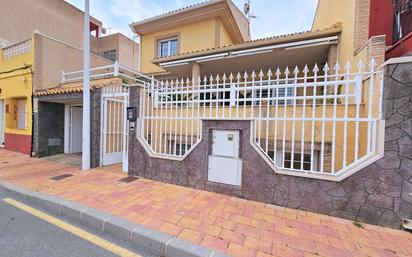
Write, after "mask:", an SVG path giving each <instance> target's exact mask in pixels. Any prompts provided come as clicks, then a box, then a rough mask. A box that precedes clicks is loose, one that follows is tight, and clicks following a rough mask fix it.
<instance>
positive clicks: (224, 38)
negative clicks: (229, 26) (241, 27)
mask: <svg viewBox="0 0 412 257" xmlns="http://www.w3.org/2000/svg"><path fill="white" fill-rule="evenodd" d="M233 44H235V42H234V41H233V39H232V38H231V37H230V35H229V33H228V32H227V30H226V28H225V26H223V24H222V23H220V46H227V45H233Z"/></svg>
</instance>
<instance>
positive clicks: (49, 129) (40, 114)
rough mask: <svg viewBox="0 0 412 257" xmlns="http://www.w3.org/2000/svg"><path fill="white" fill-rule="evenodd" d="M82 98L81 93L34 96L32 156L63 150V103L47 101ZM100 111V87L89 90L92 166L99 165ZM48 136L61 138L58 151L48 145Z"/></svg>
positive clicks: (56, 152)
mask: <svg viewBox="0 0 412 257" xmlns="http://www.w3.org/2000/svg"><path fill="white" fill-rule="evenodd" d="M82 98H83V94H82V93H70V94H61V95H51V96H40V97H36V99H37V100H38V106H39V109H38V111H37V112H35V113H34V123H33V135H34V136H33V145H34V147H33V151H34V152H35V155H34V156H36V157H44V156H50V155H53V154H58V153H63V151H64V149H63V146H64V105H63V104H53V103H50V102H48V101H65V100H74V99H75V100H79V99H82ZM47 108H48V109H47ZM100 111H101V89H94V90H93V91H91V92H90V148H91V152H90V156H91V157H90V165H91V167H92V168H95V167H99V166H100V134H101V127H100V123H101V121H100V119H101V116H100ZM56 116H57V117H56ZM57 129H59V133H57V132H56V130H57ZM56 133H57V135H56ZM49 138H61V143H62V145H61V147H60V148H59V149H58V151H57V150H56V149H51V147H49V146H48V139H49Z"/></svg>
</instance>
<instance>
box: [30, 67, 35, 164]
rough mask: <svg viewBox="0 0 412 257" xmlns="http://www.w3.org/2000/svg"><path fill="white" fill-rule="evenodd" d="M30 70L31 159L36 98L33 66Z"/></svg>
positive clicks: (31, 155) (31, 154)
mask: <svg viewBox="0 0 412 257" xmlns="http://www.w3.org/2000/svg"><path fill="white" fill-rule="evenodd" d="M29 69H30V74H31V75H32V80H31V90H32V93H31V144H30V157H34V156H33V150H34V145H33V143H34V96H33V81H34V80H33V69H32V68H31V66H30V67H29Z"/></svg>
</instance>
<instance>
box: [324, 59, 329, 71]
mask: <svg viewBox="0 0 412 257" xmlns="http://www.w3.org/2000/svg"><path fill="white" fill-rule="evenodd" d="M323 71H324V72H325V73H327V72H328V71H329V64H328V63H327V62H326V63H325V66H323Z"/></svg>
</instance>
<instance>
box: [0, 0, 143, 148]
mask: <svg viewBox="0 0 412 257" xmlns="http://www.w3.org/2000/svg"><path fill="white" fill-rule="evenodd" d="M28 13H30V15H25V14H28ZM0 14H1V15H0V23H1V24H3V25H2V26H1V27H0V43H2V44H3V45H2V47H1V50H0V54H1V56H0V145H1V146H3V145H4V147H5V148H6V149H10V150H16V151H19V152H22V153H25V154H33V155H36V156H45V155H50V154H55V153H63V142H64V138H63V136H61V137H56V136H54V137H53V133H46V134H45V135H50V138H48V139H51V140H50V141H49V140H48V139H45V140H46V141H41V140H40V141H39V138H38V135H39V133H40V132H39V128H40V127H41V125H39V123H41V122H46V123H47V122H48V123H50V126H48V128H49V129H50V130H53V128H54V126H53V119H52V120H45V119H43V118H42V114H41V113H38V110H44V108H42V107H41V105H42V104H45V103H43V102H39V101H38V100H37V99H35V98H34V99H33V98H32V94H33V92H36V91H38V90H45V89H49V88H54V87H57V86H59V85H60V83H62V73H63V72H64V71H65V70H66V71H67V70H79V69H81V68H82V63H83V51H82V47H83V21H84V17H83V15H84V13H83V12H82V11H81V10H79V9H77V8H75V7H74V6H72V5H70V4H68V3H66V2H65V1H63V0H55V1H51V0H40V1H32V0H17V1H8V0H7V1H6V2H4V3H2V5H1V7H0ZM22 15H24V17H23V16H22ZM102 31H103V27H102V22H100V21H98V20H97V19H95V18H93V17H91V22H90V33H91V36H92V38H91V47H90V48H91V66H92V67H96V66H103V65H109V64H113V63H114V62H115V61H118V62H119V63H120V64H122V65H123V66H125V67H127V68H129V69H138V65H139V63H138V53H139V45H138V44H137V43H136V42H134V41H133V40H131V39H129V38H127V37H126V36H124V35H122V34H120V33H116V34H112V35H107V36H101V35H102ZM56 101H57V100H56V99H54V102H56ZM63 102H65V101H63ZM76 105H77V106H79V107H81V105H82V104H81V102H80V103H76ZM79 120H81V117H79ZM33 125H34V126H33ZM46 127H47V126H43V127H42V129H44V128H46ZM32 130H33V131H32ZM49 132H50V131H49ZM76 133H77V134H76V135H78V132H76ZM45 142H47V143H45Z"/></svg>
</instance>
